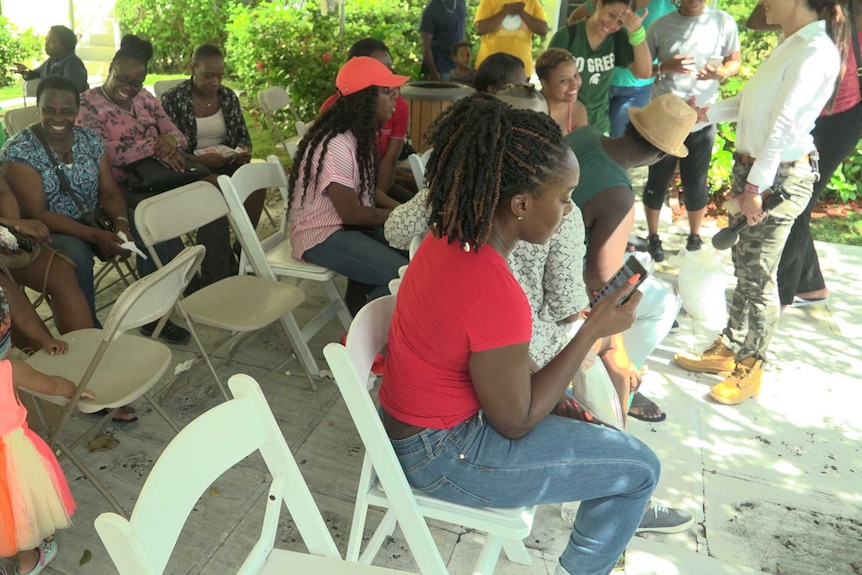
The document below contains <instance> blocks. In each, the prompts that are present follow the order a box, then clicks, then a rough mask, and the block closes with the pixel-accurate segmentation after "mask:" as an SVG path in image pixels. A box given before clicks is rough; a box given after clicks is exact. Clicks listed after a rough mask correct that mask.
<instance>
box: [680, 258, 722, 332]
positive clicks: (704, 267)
mask: <svg viewBox="0 0 862 575" xmlns="http://www.w3.org/2000/svg"><path fill="white" fill-rule="evenodd" d="M724 257H725V256H724V254H722V253H721V252H719V251H717V250H712V249H700V250H697V251H694V252H690V251H688V250H680V252H679V296H680V298H681V299H682V307H683V309H685V311H686V312H687V313H688V314H689V315H690V316H692V317H693V318H695V319H697V320H700V321H702V322H704V323H705V324H706V325H707V326H708V327H710V328H715V329H720V328H722V327H724V325H725V323H726V322H727V296H726V295H725V294H726V291H727V276H726V275H725V274H724Z"/></svg>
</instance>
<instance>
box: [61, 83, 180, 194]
mask: <svg viewBox="0 0 862 575" xmlns="http://www.w3.org/2000/svg"><path fill="white" fill-rule="evenodd" d="M76 123H77V124H78V125H79V126H84V127H85V128H90V129H91V130H94V131H95V132H96V133H97V134H99V137H101V138H102V141H103V142H104V143H105V148H106V149H107V152H108V160H109V161H110V162H111V168H112V171H113V172H114V178H116V180H117V181H118V182H125V181H126V180H128V179H129V176H128V174H127V173H126V171H125V170H123V169H122V168H123V166H127V165H129V164H131V163H133V162H137V161H138V160H143V159H144V158H149V157H150V156H152V155H153V142H155V140H156V138H158V137H159V136H160V135H162V134H176V136H177V137H178V138H179V139H180V140H179V142H180V147H182V148H185V146H186V137H185V136H183V134H182V132H180V131H179V129H178V128H177V127H176V126H175V125H174V123H173V122H172V121H171V119H170V117H169V116H168V115H167V113H165V110H164V108H162V105H161V103H160V102H159V101H158V100H157V99H156V97H155V96H153V95H152V94H150V93H149V92H147V91H146V90H141V91H140V92H138V94H137V95H136V96H135V98H134V99H133V100H132V109H131V111H128V110H124V109H122V108H120V107H119V106H117V105H116V104H114V103H113V102H112V101H110V100H109V99H108V98H107V97H106V96H105V94H104V92H102V89H101V88H93V89H91V90H87V91H86V92H84V93H83V94H81V110H80V111H79V112H78V119H77V120H76Z"/></svg>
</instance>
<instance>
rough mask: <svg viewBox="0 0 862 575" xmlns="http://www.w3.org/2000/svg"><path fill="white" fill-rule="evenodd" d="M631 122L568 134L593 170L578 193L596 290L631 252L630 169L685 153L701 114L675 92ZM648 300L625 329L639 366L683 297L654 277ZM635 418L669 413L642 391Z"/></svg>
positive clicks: (633, 113) (591, 287) (634, 111)
mask: <svg viewBox="0 0 862 575" xmlns="http://www.w3.org/2000/svg"><path fill="white" fill-rule="evenodd" d="M628 114H629V120H630V121H629V124H628V125H627V126H626V129H625V131H624V132H623V135H622V136H620V137H619V138H609V137H607V136H603V135H602V133H601V132H600V131H599V129H598V128H596V127H594V126H584V127H583V128H579V129H577V130H575V131H574V132H572V133H571V134H569V135H568V136H566V139H567V140H568V142H569V145H570V146H571V148H572V150H573V151H574V152H575V155H576V156H577V157H578V161H579V162H580V164H581V170H582V171H583V172H584V173H588V174H590V177H589V178H583V179H582V180H581V182H580V184H579V185H578V187H577V188H575V191H574V192H573V193H572V199H573V200H574V201H575V204H577V205H578V207H579V208H581V212H582V213H583V216H584V226H586V230H587V233H586V235H587V258H586V266H585V273H584V276H585V277H584V279H585V283H586V286H587V290H588V291H589V292H590V293H591V294H594V293H597V292H598V291H599V290H600V289H602V286H604V285H605V283H607V282H608V280H610V279H611V277H612V276H613V275H614V273H616V271H617V270H618V269H619V267H620V265H621V264H622V263H623V258H624V256H625V254H626V244H627V241H628V237H629V233H630V232H631V230H632V226H633V225H634V218H635V211H634V194H633V193H632V184H631V180H629V177H628V174H627V170H628V169H630V168H635V167H639V166H649V165H651V164H654V163H655V162H657V161H659V160H661V159H662V158H664V157H665V156H667V155H671V156H676V157H684V156H686V155H687V154H688V149H687V148H686V147H685V145H684V144H683V141H685V139H686V137H687V136H688V133H689V132H690V131H691V127H692V126H693V125H694V122H695V114H694V113H693V112H692V110H691V108H689V106H688V105H687V104H686V103H685V102H684V101H683V100H681V99H680V98H678V97H677V96H674V95H673V94H665V95H664V96H659V97H658V98H656V99H655V100H653V101H652V102H650V103H649V104H647V105H646V106H645V107H644V108H635V107H630V108H629V110H628ZM642 290H643V292H644V298H643V301H641V303H640V305H639V306H638V310H637V320H636V321H635V325H634V326H633V327H632V328H631V329H629V330H627V331H626V332H625V333H623V340H624V342H625V346H626V349H627V351H628V354H629V358H630V359H631V361H632V364H633V368H634V369H635V370H640V369H641V368H642V367H643V364H644V362H646V359H647V356H648V355H649V354H650V353H652V351H653V350H654V349H655V347H656V346H657V345H658V344H659V343H660V342H661V340H662V339H664V337H665V336H666V335H667V334H668V332H670V328H671V326H672V325H673V321H674V319H675V318H676V315H677V313H678V312H679V307H680V301H679V298H678V297H677V296H676V295H675V294H674V292H673V289H672V288H670V287H669V286H666V285H665V284H664V283H663V282H662V281H661V280H658V279H656V278H653V277H650V278H648V279H647V281H646V282H645V283H644V284H643V286H642ZM629 415H631V416H632V417H635V418H637V419H643V420H645V421H651V422H658V421H663V420H664V419H665V414H664V413H662V411H661V410H660V409H659V408H658V406H656V405H655V403H653V402H652V401H650V400H649V399H647V398H646V397H644V396H643V395H642V394H640V393H638V394H635V397H634V400H633V402H632V405H631V410H630V411H629Z"/></svg>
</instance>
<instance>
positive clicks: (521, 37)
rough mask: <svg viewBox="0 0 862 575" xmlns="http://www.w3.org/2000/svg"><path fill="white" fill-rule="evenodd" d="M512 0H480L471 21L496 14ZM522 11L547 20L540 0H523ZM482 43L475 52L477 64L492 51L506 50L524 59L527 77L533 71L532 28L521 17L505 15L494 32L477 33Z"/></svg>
mask: <svg viewBox="0 0 862 575" xmlns="http://www.w3.org/2000/svg"><path fill="white" fill-rule="evenodd" d="M512 1H513V0H482V1H481V2H480V3H479V8H477V9H476V17H475V19H474V23H475V22H478V21H480V20H485V19H486V18H490V17H491V16H494V15H495V14H498V13H499V12H500V11H501V10H502V9H503V6H504V5H505V4H509V3H511V2H512ZM524 11H525V12H526V13H527V14H529V15H530V16H533V17H535V18H539V19H540V20H543V21H547V16H546V15H545V9H544V8H542V4H541V3H540V2H539V0H525V6H524ZM480 39H481V44H480V46H479V53H478V54H477V55H476V64H475V66H476V68H478V67H479V66H480V65H481V64H482V62H483V61H484V60H485V58H487V57H488V56H490V55H491V54H496V53H497V52H505V53H506V54H511V55H512V56H515V57H517V58H520V59H521V60H522V61H523V62H524V72H525V73H526V74H527V78H529V77H530V76H531V75H532V74H533V31H532V30H530V28H529V27H528V26H527V24H526V23H525V22H524V20H523V18H521V17H520V16H516V15H511V14H510V15H508V16H506V18H505V19H504V20H503V23H502V24H501V25H500V26H499V27H498V28H497V29H496V30H494V31H493V32H489V33H487V34H484V35H483V36H480Z"/></svg>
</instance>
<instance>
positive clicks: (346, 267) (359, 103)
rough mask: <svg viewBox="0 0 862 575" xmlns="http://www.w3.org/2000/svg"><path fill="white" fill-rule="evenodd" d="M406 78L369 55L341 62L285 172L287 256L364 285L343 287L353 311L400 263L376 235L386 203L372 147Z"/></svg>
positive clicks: (376, 293) (378, 291) (381, 291)
mask: <svg viewBox="0 0 862 575" xmlns="http://www.w3.org/2000/svg"><path fill="white" fill-rule="evenodd" d="M406 81H407V77H406V76H396V75H395V74H393V73H392V71H391V70H390V69H389V68H388V67H387V66H386V65H385V64H383V63H381V62H380V61H379V60H376V59H374V58H371V57H368V56H358V57H356V58H351V59H350V60H348V61H347V63H346V64H344V66H342V67H341V69H340V70H339V71H338V76H336V78H335V87H336V88H337V89H338V98H337V99H336V100H335V102H334V103H333V104H332V105H331V106H330V107H328V108H327V109H326V111H325V112H323V113H322V114H321V115H320V117H318V118H317V120H316V121H315V122H314V124H312V126H311V128H309V130H308V132H307V133H306V134H305V136H304V137H303V138H302V140H301V141H300V142H299V149H298V150H297V153H296V160H295V161H294V162H293V166H292V167H291V171H290V187H289V190H290V191H289V197H288V205H289V208H288V216H289V217H290V243H291V247H292V250H293V251H292V255H293V257H294V258H296V259H300V260H305V261H308V262H311V263H314V264H317V265H321V266H324V267H327V268H329V269H331V270H333V271H335V272H337V273H340V274H341V275H344V276H346V277H347V278H348V279H349V280H351V281H353V282H358V283H359V284H366V285H367V286H370V287H371V290H370V293H368V294H367V295H366V294H365V293H364V291H361V290H353V291H352V292H351V291H350V290H348V297H346V298H345V300H346V303H347V307H348V309H349V310H350V312H351V313H352V314H356V312H357V311H359V308H360V307H362V305H364V304H365V302H366V301H367V300H368V299H374V298H377V297H380V296H383V295H386V294H388V293H389V288H388V285H389V280H392V279H394V278H396V277H398V268H400V267H401V266H403V265H405V264H406V263H407V257H406V254H404V253H403V252H398V251H395V250H393V249H392V248H390V247H389V244H387V243H386V240H385V239H384V237H383V229H382V228H383V223H384V222H385V221H386V218H387V217H389V213H390V212H391V211H392V207H393V205H392V204H391V203H388V202H391V199H389V198H385V197H384V198H381V197H380V194H379V191H376V189H375V181H376V177H377V173H376V172H377V169H376V164H375V145H374V142H375V139H376V137H377V134H378V130H379V129H380V127H381V126H382V125H383V124H384V123H385V122H386V121H387V120H388V119H389V118H391V117H392V114H393V113H394V111H395V105H396V104H395V101H396V100H395V99H396V96H397V90H396V88H398V86H401V85H402V84H404V82H406Z"/></svg>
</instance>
